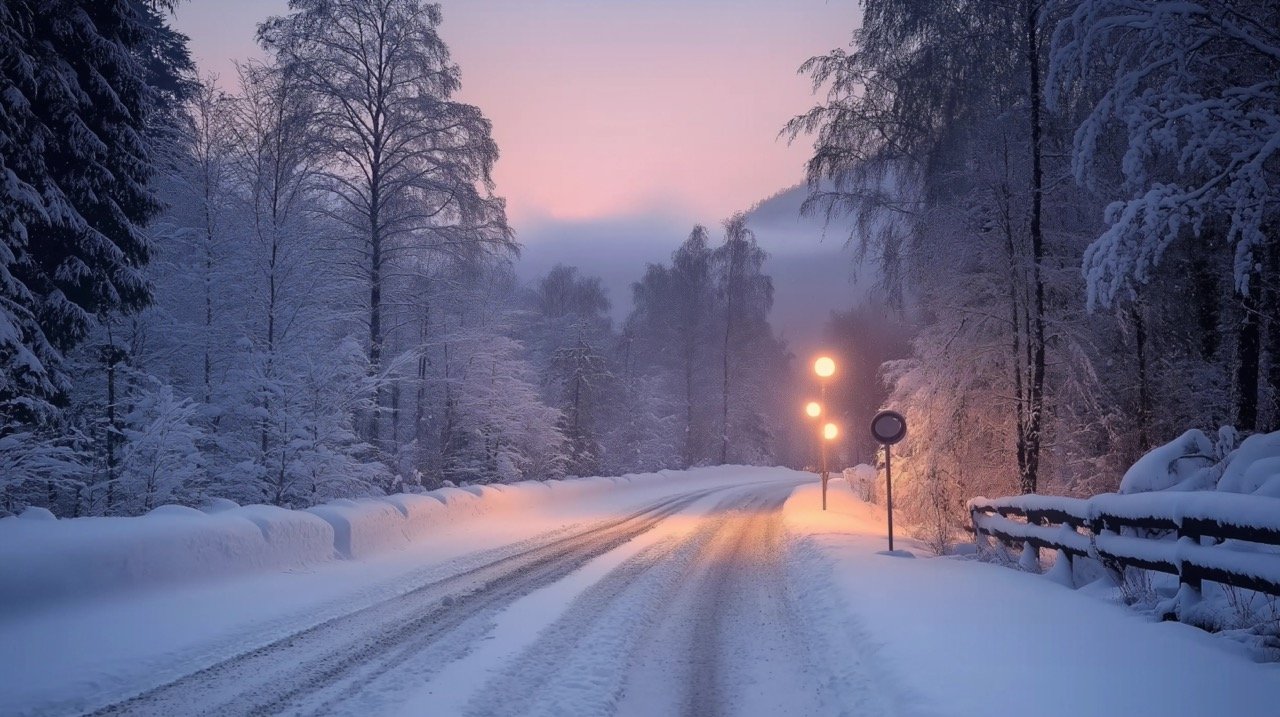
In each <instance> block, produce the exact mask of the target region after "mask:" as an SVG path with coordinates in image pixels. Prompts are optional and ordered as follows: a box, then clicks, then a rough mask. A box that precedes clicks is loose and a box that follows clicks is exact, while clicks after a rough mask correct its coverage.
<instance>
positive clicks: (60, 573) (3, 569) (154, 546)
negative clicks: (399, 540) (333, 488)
mask: <svg viewBox="0 0 1280 717" xmlns="http://www.w3.org/2000/svg"><path fill="white" fill-rule="evenodd" d="M333 546H334V541H333V531H332V530H331V529H330V528H329V526H328V525H327V524H326V523H325V522H324V521H322V520H320V519H319V518H317V517H315V516H313V515H310V514H308V513H303V512H299V511H290V510H284V509H281V508H272V507H269V506H249V507H246V508H235V509H232V510H226V511H223V512H219V513H215V514H207V513H202V512H200V511H197V510H192V509H189V508H179V507H178V506H164V507H163V508H158V509H156V510H153V511H151V512H150V513H148V514H147V515H145V516H142V517H139V518H75V519H71V520H53V521H50V520H40V521H35V520H21V519H5V520H0V608H13V607H16V606H19V605H24V604H29V605H36V604H42V603H45V602H48V601H52V600H58V599H63V598H66V597H70V596H84V595H86V594H96V593H101V592H108V591H114V590H119V589H122V588H127V587H138V586H144V585H151V584H156V583H167V582H179V581H185V580H190V579H194V578H196V577H220V576H226V575H232V574H238V573H244V572H250V571H257V570H280V569H291V568H298V567H303V566H306V565H309V564H312V563H317V562H321V561H325V560H329V559H331V558H332V557H333Z"/></svg>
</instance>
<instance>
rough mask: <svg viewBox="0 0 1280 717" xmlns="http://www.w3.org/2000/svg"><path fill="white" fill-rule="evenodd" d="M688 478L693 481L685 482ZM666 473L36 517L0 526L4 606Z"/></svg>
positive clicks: (502, 509)
mask: <svg viewBox="0 0 1280 717" xmlns="http://www.w3.org/2000/svg"><path fill="white" fill-rule="evenodd" d="M681 475H687V474H681ZM664 479H665V480H670V475H669V474H668V473H665V472H664V473H650V474H641V475H628V476H623V477H618V478H580V479H572V480H563V481H553V482H547V483H540V482H525V483H517V484H512V485H492V486H471V487H466V488H441V489H438V490H434V491H431V492H429V493H426V494H400V495H392V496H387V497H384V498H371V499H364V500H339V501H335V502H332V503H327V504H324V505H320V506H316V507H314V508H310V509H308V510H286V509H283V508H277V507H274V506H266V505H250V506H236V505H235V504H234V503H231V502H230V501H221V502H218V503H215V504H213V505H212V506H210V507H208V508H206V509H205V510H204V511H200V510H195V509H193V508H186V507H182V506H161V507H159V508H156V509H155V510H153V511H151V512H150V513H148V514H147V515H144V516H140V517H136V518H73V519H65V520H56V519H54V518H53V516H52V515H51V514H49V513H48V512H47V511H43V510H40V509H30V510H28V511H27V512H26V513H23V514H22V515H20V516H16V517H10V518H3V519H0V610H4V611H14V610H18V609H21V608H23V607H25V606H46V605H48V604H50V603H56V602H59V601H62V600H67V599H73V598H74V599H77V600H80V599H85V598H92V597H95V596H99V595H104V594H110V593H114V592H117V591H122V590H126V589H130V590H131V589H139V588H152V587H161V586H166V585H174V584H190V583H199V582H204V581H209V580H213V579H222V578H231V577H235V576H242V575H251V574H255V573H264V572H280V571H297V570H305V569H310V568H313V567H315V566H317V565H320V564H323V563H328V562H332V561H335V560H343V559H352V558H362V557H367V556H371V555H376V554H378V553H383V552H386V551H390V550H395V549H397V548H404V547H406V546H408V545H410V544H411V543H413V542H414V541H416V540H420V539H422V538H424V537H426V536H428V535H430V534H431V533H432V532H437V531H440V530H442V529H444V528H447V527H449V526H453V525H457V524H461V523H465V522H467V521H470V520H474V519H477V518H480V517H487V518H497V517H499V516H503V515H512V516H515V515H517V514H519V513H521V512H529V511H535V510H538V509H540V508H545V507H546V506H549V505H552V504H556V503H567V502H571V501H576V500H581V499H584V498H587V497H589V496H592V495H596V494H599V493H601V492H604V491H608V490H611V489H615V488H617V487H619V486H627V485H631V484H637V485H640V484H649V483H655V482H657V483H661V482H663V481H664Z"/></svg>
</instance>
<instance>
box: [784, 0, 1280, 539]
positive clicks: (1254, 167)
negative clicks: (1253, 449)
mask: <svg viewBox="0 0 1280 717" xmlns="http://www.w3.org/2000/svg"><path fill="white" fill-rule="evenodd" d="M863 6H864V16H863V24H862V26H861V28H859V29H857V30H856V31H855V32H854V34H853V41H852V44H851V45H850V47H849V48H848V49H847V50H837V51H834V52H832V53H831V54H829V55H826V56H821V57H816V58H814V59H812V60H810V61H809V62H808V63H807V64H806V65H805V66H804V68H803V71H804V72H806V73H807V74H808V75H809V76H810V77H811V78H812V79H813V81H814V85H815V88H818V89H820V90H823V91H824V92H825V96H824V100H823V101H822V103H821V104H820V105H819V106H817V107H815V108H813V109H812V110H811V111H809V112H808V113H806V114H804V115H802V116H799V117H797V118H796V119H795V120H794V121H793V122H792V123H791V124H790V125H789V127H788V129H789V131H790V133H791V135H792V136H793V137H801V136H807V135H810V134H811V135H812V136H813V137H814V139H815V151H814V154H813V157H812V159H811V160H810V162H809V165H808V174H809V181H810V187H811V194H810V198H809V203H808V207H809V208H810V209H811V210H815V211H820V212H827V213H829V214H830V215H849V216H852V217H853V218H854V220H855V222H854V224H855V226H856V231H855V233H854V235H853V236H852V237H851V241H853V242H855V243H856V244H857V245H858V246H859V248H860V250H861V251H862V252H863V254H864V255H865V256H866V257H867V259H868V260H870V261H874V262H877V263H878V267H879V269H880V275H881V286H880V289H881V295H882V297H883V299H884V300H885V301H886V302H887V303H888V304H889V305H890V306H892V307H895V308H896V309H897V311H898V312H900V315H902V316H904V317H905V318H906V320H907V322H908V323H910V324H912V325H913V326H914V327H915V329H916V333H915V337H914V339H913V341H912V344H911V348H910V352H909V355H908V356H907V357H906V358H903V359H900V360H894V361H890V362H888V363H886V364H885V366H884V371H883V375H884V378H885V380H886V381H887V382H888V383H889V385H890V387H891V394H890V396H889V398H888V402H889V403H891V404H892V405H894V406H895V407H897V408H899V409H901V410H905V411H906V413H907V416H908V419H909V421H910V423H911V431H912V436H913V440H911V441H909V442H908V443H906V444H904V445H903V446H902V448H903V450H904V451H905V454H904V456H903V459H902V460H901V462H899V461H897V460H895V464H894V465H895V467H897V466H901V467H902V471H903V472H902V475H903V477H904V482H905V484H906V485H905V490H904V493H905V496H906V501H907V505H908V508H909V510H911V512H912V513H913V516H914V517H915V518H916V519H917V520H918V521H920V522H932V523H933V524H934V525H935V526H936V525H939V524H943V525H944V529H945V524H946V523H947V522H948V521H950V520H951V519H952V518H951V516H956V515H958V514H959V513H960V511H959V509H958V508H959V503H960V501H962V500H963V499H965V498H968V497H971V496H973V495H978V494H986V495H1006V494H1010V493H1015V492H1024V491H1025V492H1034V491H1044V492H1055V493H1059V492H1065V493H1078V494H1086V493H1092V492H1096V491H1100V490H1106V489H1114V488H1115V487H1116V486H1117V485H1118V482H1119V478H1120V476H1121V475H1122V473H1123V471H1124V470H1125V468H1126V467H1127V466H1128V465H1129V464H1131V463H1132V462H1133V460H1134V459H1136V458H1137V457H1138V456H1139V455H1141V454H1142V453H1143V452H1144V451H1146V450H1147V449H1149V448H1151V447H1152V446H1154V445H1157V444H1159V443H1163V442H1165V441H1168V440H1171V439H1172V438H1174V437H1175V436H1177V435H1179V434H1181V433H1182V432H1183V431H1184V430H1186V429H1187V428H1189V427H1203V428H1208V429H1212V430H1217V428H1218V427H1219V426H1224V425H1225V426H1234V428H1228V429H1226V430H1225V432H1224V433H1223V437H1222V440H1224V441H1226V442H1227V443H1233V442H1234V441H1235V440H1237V436H1236V433H1237V432H1238V433H1240V434H1244V433H1249V432H1253V431H1266V430H1275V429H1277V428H1280V5H1277V4H1276V3H1274V2H1270V1H1268V0H1247V1H1243V2H1237V1H1227V0H1199V1H1197V2H1189V3H1147V2H1128V1H1127V0H1054V1H1048V0H1000V1H996V2H989V1H987V0H981V1H978V0H970V1H962V2H952V1H947V2H942V1H938V0H913V1H911V2H907V1H904V0H868V1H867V2H865V3H863Z"/></svg>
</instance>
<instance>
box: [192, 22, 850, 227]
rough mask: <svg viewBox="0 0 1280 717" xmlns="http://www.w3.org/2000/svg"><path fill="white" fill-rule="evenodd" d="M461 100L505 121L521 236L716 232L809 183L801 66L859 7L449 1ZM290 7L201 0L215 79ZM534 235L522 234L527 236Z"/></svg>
mask: <svg viewBox="0 0 1280 717" xmlns="http://www.w3.org/2000/svg"><path fill="white" fill-rule="evenodd" d="M442 5H443V7H444V11H445V22H444V26H443V35H444V38H445V40H446V41H447V42H448V44H449V46H450V48H451V49H452V51H453V53H454V57H455V59H456V60H457V62H458V63H459V64H460V65H461V67H462V72H463V90H462V98H463V99H465V100H466V101H468V102H471V103H474V104H476V105H479V106H480V107H481V108H482V109H483V110H484V112H485V113H486V114H487V115H488V116H489V117H490V118H491V119H492V120H493V124H494V134H495V136H496V139H497V141H498V145H499V147H500V148H501V150H502V159H501V161H500V162H499V163H498V167H497V180H498V190H499V192H500V193H501V194H502V195H503V196H505V197H506V198H507V199H508V201H509V210H510V216H511V220H512V222H513V224H514V225H515V226H516V228H517V230H519V231H521V233H522V235H527V234H541V233H544V232H545V231H546V230H547V229H548V228H549V227H548V226H547V225H557V224H562V223H570V224H572V223H579V222H593V221H600V220H617V219H619V218H624V217H631V216H645V217H647V218H648V219H649V220H652V219H653V218H654V217H663V218H669V219H671V220H673V222H674V223H676V224H679V225H684V224H691V223H692V222H693V221H695V220H696V221H702V222H705V223H716V222H718V221H720V220H721V219H723V218H724V217H726V216H728V215H729V214H731V213H732V212H734V211H736V210H739V209H745V208H747V207H749V206H750V205H751V204H753V203H754V202H756V201H758V200H760V199H763V198H764V197H767V196H769V195H770V194H773V193H774V192H776V191H778V190H780V189H783V188H785V187H787V186H790V185H793V184H795V183H797V182H798V181H800V179H801V177H802V165H803V162H804V159H805V156H806V152H807V150H808V147H807V146H806V145H803V143H797V145H796V146H791V147H788V146H787V145H786V143H785V142H784V141H781V140H779V139H777V133H778V130H779V129H780V128H781V127H782V125H783V124H784V123H785V122H786V121H787V119H789V118H790V117H791V116H793V115H795V114H797V113H799V112H801V111H803V110H804V109H806V107H807V106H808V105H810V104H811V103H812V95H811V94H810V91H809V83H808V81H807V79H806V78H804V77H801V76H798V75H797V74H796V68H797V67H798V66H799V65H800V63H801V62H802V61H804V60H805V59H806V58H808V57H809V56H811V55H814V54H818V53H822V52H826V51H827V50H830V49H831V48H833V47H836V46H840V45H844V44H846V43H847V41H848V39H849V36H850V33H851V31H852V29H853V27H854V23H855V19H856V14H857V8H856V2H855V0H445V2H443V3H442ZM284 12H287V2H286V0H191V2H188V3H186V4H183V5H180V6H179V9H178V11H177V19H176V23H175V24H176V25H177V27H178V29H180V30H182V31H183V32H185V33H187V34H188V35H189V36H190V37H191V46H192V49H193V51H194V53H195V55H196V58H197V61H198V62H199V65H200V67H201V71H202V72H204V73H209V72H214V73H217V74H219V75H220V76H221V77H222V78H223V80H224V81H226V82H230V81H231V80H232V79H233V78H234V70H233V67H232V64H231V63H232V61H233V60H234V59H238V58H246V57H251V56H258V55H260V50H259V49H258V48H257V47H256V46H255V44H254V41H253V35H254V29H255V26H256V24H257V23H258V22H260V21H262V20H263V19H265V18H266V17H268V16H270V15H273V14H281V13H284ZM531 238H532V237H530V236H522V239H524V240H526V241H528V240H529V239H531Z"/></svg>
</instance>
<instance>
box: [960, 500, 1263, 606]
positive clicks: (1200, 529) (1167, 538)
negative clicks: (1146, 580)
mask: <svg viewBox="0 0 1280 717" xmlns="http://www.w3.org/2000/svg"><path fill="white" fill-rule="evenodd" d="M969 514H970V517H971V519H972V521H973V531H974V535H975V537H981V536H990V537H993V538H995V539H997V540H999V541H1001V542H1002V543H1005V544H1006V545H1024V546H1025V545H1030V546H1032V547H1034V548H1037V549H1049V550H1058V551H1061V554H1062V556H1065V559H1066V560H1068V561H1072V560H1074V559H1076V558H1081V557H1084V558H1091V559H1094V560H1097V561H1098V562H1100V563H1101V564H1102V565H1104V566H1106V567H1107V568H1108V569H1110V570H1112V571H1113V572H1114V573H1118V572H1120V571H1121V570H1122V568H1125V567H1134V568H1142V569H1145V570H1155V571H1159V572H1162V573H1168V574H1171V575H1177V576H1178V580H1179V582H1180V583H1181V586H1182V588H1183V590H1190V591H1193V592H1191V593H1190V597H1191V598H1193V599H1194V598H1198V597H1199V594H1200V589H1201V584H1202V582H1203V581H1206V580H1207V581H1210V582H1215V583H1219V584H1222V585H1230V586H1233V587H1237V588H1244V589H1248V590H1256V591H1258V592H1262V593H1267V594H1270V595H1277V596H1280V498H1270V497H1266V496H1254V495H1241V494H1234V493H1222V492H1210V491H1205V492H1188V493H1173V492H1170V493H1141V494H1131V495H1117V494H1106V495H1100V496H1096V497H1094V498H1090V499H1079V498H1062V497H1056V496H1039V495H1024V496H1013V497H1009V498H998V499H994V500H990V499H986V498H975V499H973V500H971V501H969ZM1227 541H1231V542H1227ZM1165 616H1166V617H1169V618H1176V617H1177V605H1173V606H1172V607H1171V612H1167V613H1166V615H1165Z"/></svg>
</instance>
